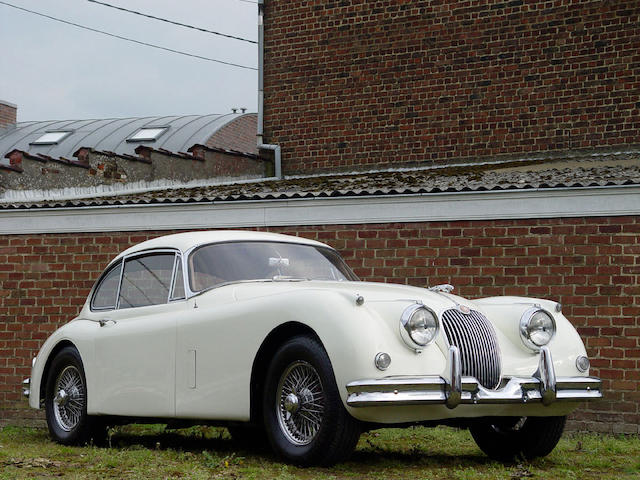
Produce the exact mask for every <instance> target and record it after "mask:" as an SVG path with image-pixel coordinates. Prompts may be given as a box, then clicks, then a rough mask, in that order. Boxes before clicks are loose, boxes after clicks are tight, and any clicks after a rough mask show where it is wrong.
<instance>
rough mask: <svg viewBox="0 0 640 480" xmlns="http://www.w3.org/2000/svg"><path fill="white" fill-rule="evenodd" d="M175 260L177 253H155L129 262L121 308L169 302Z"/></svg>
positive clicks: (121, 289)
mask: <svg viewBox="0 0 640 480" xmlns="http://www.w3.org/2000/svg"><path fill="white" fill-rule="evenodd" d="M174 261H175V254H173V253H154V254H150V255H144V256H139V257H133V258H131V259H128V260H126V261H125V263H124V273H123V275H122V285H121V287H120V298H119V301H118V308H131V307H145V306H147V305H160V304H162V303H167V301H168V300H169V287H170V286H171V275H172V273H173V264H174Z"/></svg>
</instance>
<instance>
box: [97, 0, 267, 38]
mask: <svg viewBox="0 0 640 480" xmlns="http://www.w3.org/2000/svg"><path fill="white" fill-rule="evenodd" d="M87 1H88V2H91V3H95V4H97V5H102V6H104V7H109V8H114V9H116V10H121V11H123V12H127V13H133V14H134V15H140V16H141V17H146V18H151V19H153V20H158V21H160V22H165V23H170V24H172V25H178V26H179V27H185V28H191V29H192V30H198V31H200V32H205V33H211V34H212V35H219V36H221V37H226V38H231V39H233V40H241V41H243V42H249V43H253V44H256V45H257V44H258V42H256V41H255V40H249V39H248V38H242V37H236V36H235V35H228V34H226V33H220V32H214V31H213V30H207V29H206V28H201V27H195V26H193V25H188V24H186V23H180V22H175V21H173V20H168V19H166V18H161V17H156V16H154V15H149V14H146V13H142V12H137V11H135V10H129V9H128V8H124V7H118V6H116V5H111V4H109V3H105V2H99V1H98V0H87ZM251 3H253V2H251Z"/></svg>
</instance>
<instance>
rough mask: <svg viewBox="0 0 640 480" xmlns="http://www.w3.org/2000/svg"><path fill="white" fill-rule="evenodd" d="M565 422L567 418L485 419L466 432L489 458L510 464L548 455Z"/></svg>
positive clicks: (556, 442)
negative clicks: (468, 432)
mask: <svg viewBox="0 0 640 480" xmlns="http://www.w3.org/2000/svg"><path fill="white" fill-rule="evenodd" d="M566 421H567V417H566V416H565V417H501V418H488V419H483V420H479V421H478V422H476V423H474V424H473V425H472V426H471V427H470V428H469V430H470V432H471V435H472V436H473V439H474V440H475V442H476V444H477V445H478V447H480V450H482V451H483V452H484V453H485V454H486V455H487V456H488V457H490V458H492V459H493V460H498V461H501V462H511V461H514V460H520V459H524V460H532V459H534V458H538V457H544V456H546V455H549V454H550V453H551V451H552V450H553V449H554V448H555V447H556V445H557V444H558V441H560V437H561V436H562V432H563V431H564V426H565V424H566Z"/></svg>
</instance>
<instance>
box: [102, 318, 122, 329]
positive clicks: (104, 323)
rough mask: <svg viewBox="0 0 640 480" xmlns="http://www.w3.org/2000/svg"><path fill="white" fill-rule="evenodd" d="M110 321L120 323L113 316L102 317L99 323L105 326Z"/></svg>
mask: <svg viewBox="0 0 640 480" xmlns="http://www.w3.org/2000/svg"><path fill="white" fill-rule="evenodd" d="M109 322H113V324H114V325H115V324H116V323H118V322H116V321H115V320H114V319H112V318H101V319H100V320H98V323H99V324H100V326H101V327H104V326H105V325H106V324H107V323H109Z"/></svg>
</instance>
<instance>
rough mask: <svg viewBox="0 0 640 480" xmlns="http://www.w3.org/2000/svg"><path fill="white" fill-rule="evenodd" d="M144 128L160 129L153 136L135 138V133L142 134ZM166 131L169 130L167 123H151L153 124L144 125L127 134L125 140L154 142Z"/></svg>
mask: <svg viewBox="0 0 640 480" xmlns="http://www.w3.org/2000/svg"><path fill="white" fill-rule="evenodd" d="M145 130H160V132H158V134H157V135H154V136H153V137H151V136H147V137H138V138H136V135H140V134H142V133H143V132H144V131H145ZM168 131H169V125H153V126H149V125H145V126H144V127H140V128H138V129H137V130H136V131H135V132H133V133H132V134H131V135H129V137H127V140H126V141H127V142H129V143H139V142H155V141H157V140H158V139H159V138H160V137H162V136H163V135H164V134H165V133H167V132H168Z"/></svg>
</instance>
